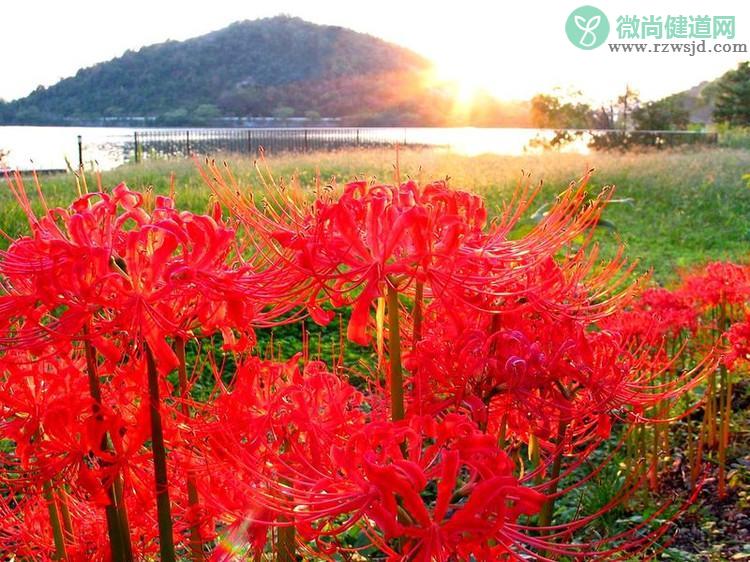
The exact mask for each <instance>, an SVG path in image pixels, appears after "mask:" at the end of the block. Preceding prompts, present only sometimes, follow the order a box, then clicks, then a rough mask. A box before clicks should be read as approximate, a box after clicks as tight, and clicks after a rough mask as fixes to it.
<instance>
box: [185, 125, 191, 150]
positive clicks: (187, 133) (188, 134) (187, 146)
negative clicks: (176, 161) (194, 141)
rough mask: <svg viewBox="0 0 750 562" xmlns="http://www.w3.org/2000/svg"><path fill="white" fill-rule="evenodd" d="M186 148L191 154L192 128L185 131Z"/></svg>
mask: <svg viewBox="0 0 750 562" xmlns="http://www.w3.org/2000/svg"><path fill="white" fill-rule="evenodd" d="M185 149H186V152H187V155H188V156H190V130H189V129H188V130H187V131H185Z"/></svg>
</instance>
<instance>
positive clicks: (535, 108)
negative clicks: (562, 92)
mask: <svg viewBox="0 0 750 562" xmlns="http://www.w3.org/2000/svg"><path fill="white" fill-rule="evenodd" d="M578 96H579V93H576V94H574V95H573V96H571V97H570V98H569V100H568V101H564V100H562V99H561V98H560V97H558V96H555V95H552V94H537V95H536V96H534V97H533V98H532V99H531V121H532V123H533V125H534V126H535V127H538V128H540V129H586V128H588V127H589V125H590V124H591V120H592V111H591V106H590V105H589V104H587V103H583V102H581V101H579V100H578Z"/></svg>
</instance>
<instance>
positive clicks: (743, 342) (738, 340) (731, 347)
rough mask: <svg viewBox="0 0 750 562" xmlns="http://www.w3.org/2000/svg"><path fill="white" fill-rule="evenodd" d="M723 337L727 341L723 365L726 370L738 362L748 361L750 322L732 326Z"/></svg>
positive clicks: (749, 357) (749, 354) (749, 355)
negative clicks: (725, 366)
mask: <svg viewBox="0 0 750 562" xmlns="http://www.w3.org/2000/svg"><path fill="white" fill-rule="evenodd" d="M724 337H725V339H726V341H727V349H726V351H725V352H724V363H725V365H727V367H728V368H730V369H731V368H732V367H733V366H734V365H735V364H736V363H737V362H739V361H744V362H747V361H750V322H747V321H745V322H737V323H736V324H732V326H731V327H730V328H729V330H728V331H727V333H726V334H725V335H724Z"/></svg>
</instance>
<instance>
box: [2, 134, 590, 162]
mask: <svg viewBox="0 0 750 562" xmlns="http://www.w3.org/2000/svg"><path fill="white" fill-rule="evenodd" d="M135 131H136V129H130V128H104V127H31V126H29V127H18V126H9V127H3V126H0V149H3V150H5V151H9V154H8V156H7V157H6V159H5V164H6V165H7V166H8V167H10V168H14V169H15V168H17V169H21V170H30V169H37V170H53V169H58V170H62V169H65V168H66V159H67V160H68V161H69V162H70V163H71V165H72V166H73V167H76V166H77V165H78V144H77V137H78V135H81V138H82V143H83V146H82V148H83V159H84V162H85V163H86V164H87V165H91V164H92V163H96V165H98V167H99V168H100V169H102V170H109V169H112V168H115V167H117V166H119V165H120V164H122V163H124V162H127V161H129V160H131V159H132V158H133V156H134V152H135V143H134V137H133V133H134V132H135ZM171 131H172V132H173V133H175V134H179V132H180V130H174V129H173V130H171ZM212 131H214V132H215V131H216V130H215V129H213V130H212ZM276 131H278V132H279V133H280V134H283V129H277V130H276ZM200 134H201V130H200V129H190V136H191V138H193V139H194V140H198V139H199V138H200ZM367 135H372V136H373V139H377V142H382V143H385V144H393V143H400V144H407V145H409V144H417V145H433V146H444V147H448V148H450V149H451V150H454V151H456V152H458V153H460V154H464V155H469V156H475V155H479V154H485V153H491V154H509V155H517V154H523V153H528V152H537V151H540V150H542V148H541V147H540V146H535V143H534V142H532V141H534V140H542V141H550V140H552V139H553V138H554V136H555V131H552V130H545V129H474V128H444V129H441V128H406V129H404V128H382V129H362V137H363V138H362V139H361V141H362V142H363V143H366V142H368V140H370V139H368V137H367ZM589 140H590V135H588V134H584V135H582V136H578V137H576V138H575V140H573V141H572V142H570V143H567V144H565V146H564V147H563V148H562V149H561V150H562V151H565V152H578V153H581V154H586V153H588V152H589V147H588V142H589ZM537 144H538V143H537Z"/></svg>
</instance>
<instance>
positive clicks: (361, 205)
mask: <svg viewBox="0 0 750 562" xmlns="http://www.w3.org/2000/svg"><path fill="white" fill-rule="evenodd" d="M203 175H204V178H205V180H206V181H207V182H208V184H209V185H210V186H211V188H212V189H213V190H214V192H215V193H216V194H217V196H218V197H219V198H220V200H222V201H223V202H224V203H225V204H226V205H227V206H229V208H230V210H231V211H232V212H233V213H234V214H235V215H236V216H237V217H238V219H239V220H240V221H242V222H243V223H244V224H245V225H246V226H247V228H248V230H249V231H251V232H252V233H253V235H254V236H256V237H258V238H259V239H261V240H262V241H263V242H265V243H266V244H270V245H271V246H272V247H274V248H276V249H277V251H278V253H279V256H280V258H281V259H283V260H284V261H285V262H287V263H288V265H289V269H292V270H296V271H297V272H298V281H297V282H296V283H295V285H296V286H295V287H294V289H293V291H294V295H295V298H296V299H297V300H298V301H301V300H305V301H306V302H307V303H308V311H309V312H310V314H311V316H312V317H313V319H315V320H316V321H317V322H320V323H325V322H327V321H328V320H329V319H330V316H329V315H326V314H325V313H323V312H322V310H321V309H320V308H319V306H318V297H319V295H320V294H321V293H322V294H323V295H325V298H326V299H329V300H330V302H331V303H332V304H333V305H334V306H342V305H345V304H349V303H351V304H352V316H351V320H350V322H349V326H348V330H347V334H348V337H349V339H350V340H352V341H355V342H357V343H361V344H366V343H368V342H369V333H368V323H369V320H370V312H371V307H372V303H373V301H374V300H375V299H376V298H378V297H382V296H383V295H384V294H385V289H386V286H387V285H391V286H394V287H396V288H397V289H398V291H399V292H407V293H408V292H413V291H414V290H415V286H416V284H421V285H423V286H424V288H425V295H426V298H439V299H440V298H444V297H450V299H451V300H452V301H453V302H455V301H456V300H458V299H459V298H460V299H463V300H465V302H466V303H468V304H473V305H474V306H484V307H488V306H491V305H492V302H493V300H497V299H498V298H500V299H503V298H505V297H507V296H509V295H511V296H512V295H517V294H519V293H523V292H524V289H527V288H528V286H519V285H523V284H522V283H518V282H519V281H522V280H523V278H524V276H525V275H526V271H527V270H530V269H532V268H534V267H536V266H538V265H539V264H543V263H545V262H546V261H548V260H549V258H550V257H552V256H554V255H555V254H556V253H557V252H558V251H559V250H560V249H561V248H562V247H564V246H565V245H566V244H568V243H570V242H571V241H572V240H574V239H575V238H576V237H578V236H579V235H580V234H582V233H584V232H586V231H587V230H588V229H589V228H590V227H591V226H592V225H593V224H595V223H596V221H597V220H598V216H599V214H600V212H601V209H602V207H603V205H604V204H605V203H606V201H607V199H608V198H609V197H610V193H609V192H605V193H603V194H602V195H601V196H600V197H599V198H597V199H594V200H593V201H592V200H590V199H589V198H587V195H586V191H585V184H586V180H587V178H584V179H583V180H582V181H581V183H580V184H579V185H577V186H574V187H572V188H571V189H569V190H568V191H566V192H565V193H563V194H562V195H561V196H560V197H559V198H558V201H557V204H556V205H555V206H554V207H553V208H552V209H551V210H550V212H549V213H548V214H547V215H546V216H545V217H544V220H543V221H542V223H541V224H539V225H537V226H536V227H534V228H533V229H532V231H531V232H530V233H528V234H527V235H526V236H524V237H523V238H521V239H511V237H510V233H511V231H512V230H513V229H514V228H515V226H516V225H517V224H518V221H519V220H520V218H521V215H522V214H523V211H524V210H525V209H526V208H527V207H528V205H529V204H530V202H531V200H532V199H533V197H534V196H535V194H536V191H535V190H531V189H528V187H526V188H522V189H520V190H519V192H518V193H517V194H516V195H515V197H514V202H513V203H511V204H510V205H508V206H507V207H506V209H504V211H503V213H502V214H501V216H500V217H499V218H498V219H497V220H495V221H493V222H492V223H491V224H489V225H488V224H487V210H486V209H485V207H484V204H483V202H482V200H481V198H479V197H477V196H476V195H472V194H469V193H467V192H464V191H461V190H455V189H452V188H450V187H448V186H447V184H446V183H445V182H434V183H430V184H427V185H425V186H419V185H417V184H416V183H415V182H413V181H409V182H406V183H404V184H402V185H399V186H391V185H370V184H368V183H366V182H362V181H360V182H353V183H350V184H347V185H346V186H345V187H344V190H343V193H342V194H341V195H340V196H339V197H337V198H331V197H330V196H329V195H327V194H319V195H318V197H317V198H316V199H315V200H314V201H313V202H312V204H307V203H305V201H304V197H302V196H300V195H299V194H298V193H290V190H289V189H288V188H285V189H284V190H283V191H275V190H274V189H273V188H269V190H267V193H266V196H267V200H268V201H269V204H267V205H265V207H264V208H263V209H260V208H258V207H257V206H256V205H255V202H254V199H253V198H252V197H250V198H248V197H245V196H243V195H242V193H241V192H240V191H239V187H238V186H237V185H236V183H234V181H233V179H232V178H231V177H230V178H229V179H228V180H227V178H225V177H224V176H223V175H222V173H221V171H219V170H218V169H217V168H216V167H215V166H213V167H209V169H208V171H206V170H203ZM583 261H585V260H584V257H583V254H580V255H579V256H578V257H577V258H576V259H575V260H574V262H575V263H571V266H570V267H569V268H568V271H569V272H570V273H571V276H569V277H568V278H567V280H566V283H567V284H573V285H575V284H577V283H579V281H580V279H581V278H582V274H581V272H587V271H589V270H590V266H589V267H582V263H583ZM613 269H614V270H617V269H618V268H617V267H614V268H613ZM574 271H577V272H578V273H576V274H573V272H574ZM608 276H610V277H611V275H605V276H604V277H608ZM594 286H596V284H595V285H594ZM524 296H525V294H524ZM589 296H591V295H589ZM482 297H483V298H482ZM591 302H593V299H592V300H591ZM589 306H591V305H589Z"/></svg>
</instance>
